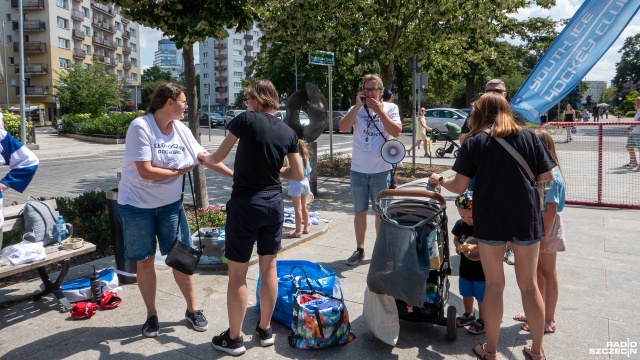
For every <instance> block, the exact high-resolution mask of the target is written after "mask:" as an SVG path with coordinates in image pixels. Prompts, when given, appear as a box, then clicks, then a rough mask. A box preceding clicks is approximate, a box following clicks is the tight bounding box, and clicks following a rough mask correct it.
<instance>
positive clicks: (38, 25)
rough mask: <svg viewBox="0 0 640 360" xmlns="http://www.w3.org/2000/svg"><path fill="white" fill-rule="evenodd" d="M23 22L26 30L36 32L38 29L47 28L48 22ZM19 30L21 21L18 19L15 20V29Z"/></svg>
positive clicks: (43, 29)
mask: <svg viewBox="0 0 640 360" xmlns="http://www.w3.org/2000/svg"><path fill="white" fill-rule="evenodd" d="M22 23H23V26H24V31H25V32H36V31H46V30H47V22H46V21H44V20H25V21H23V22H22ZM18 30H20V22H19V21H17V20H14V21H13V31H18Z"/></svg>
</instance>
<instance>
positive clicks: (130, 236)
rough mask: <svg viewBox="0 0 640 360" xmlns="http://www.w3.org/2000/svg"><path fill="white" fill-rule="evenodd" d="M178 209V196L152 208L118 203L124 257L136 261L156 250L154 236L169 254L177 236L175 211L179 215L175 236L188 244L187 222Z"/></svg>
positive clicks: (183, 214) (150, 255)
mask: <svg viewBox="0 0 640 360" xmlns="http://www.w3.org/2000/svg"><path fill="white" fill-rule="evenodd" d="M181 210H182V202H181V200H178V201H176V202H174V203H172V204H169V205H165V206H161V207H158V208H152V209H142V208H138V207H135V206H131V205H122V204H118V218H119V219H120V224H121V225H122V235H123V238H124V257H125V259H127V260H129V261H138V260H144V259H147V258H149V257H152V256H153V255H154V254H155V253H156V238H157V244H158V246H159V247H160V253H161V254H162V255H166V254H168V253H169V250H171V247H173V243H174V242H175V240H176V229H177V227H178V214H180V216H181V219H180V232H179V233H178V239H180V241H182V242H183V243H185V244H186V245H189V246H191V244H192V242H191V234H190V233H189V224H188V223H187V217H186V215H185V213H184V211H181Z"/></svg>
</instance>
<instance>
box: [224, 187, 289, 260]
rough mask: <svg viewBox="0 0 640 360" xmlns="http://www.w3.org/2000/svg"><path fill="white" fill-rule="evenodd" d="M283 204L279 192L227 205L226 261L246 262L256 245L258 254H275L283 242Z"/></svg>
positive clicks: (248, 197) (249, 196)
mask: <svg viewBox="0 0 640 360" xmlns="http://www.w3.org/2000/svg"><path fill="white" fill-rule="evenodd" d="M283 222H284V201H283V200H282V193H280V192H279V191H266V192H259V193H255V194H251V195H247V196H243V197H239V198H231V200H229V201H228V202H227V223H226V224H225V234H226V236H225V241H224V246H225V249H224V253H225V256H226V258H227V259H229V260H232V261H235V262H239V263H246V262H249V260H251V253H252V252H253V244H255V243H256V242H257V244H258V255H276V254H277V253H278V251H280V248H281V247H282V246H281V245H280V243H281V240H282V223H283Z"/></svg>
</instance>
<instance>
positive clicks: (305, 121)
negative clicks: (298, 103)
mask: <svg viewBox="0 0 640 360" xmlns="http://www.w3.org/2000/svg"><path fill="white" fill-rule="evenodd" d="M273 116H275V117H276V118H278V119H280V120H282V121H284V118H286V117H287V110H278V111H276V112H275V113H273ZM309 123H311V120H310V119H309V115H307V113H306V112H304V111H300V125H302V126H307V125H309Z"/></svg>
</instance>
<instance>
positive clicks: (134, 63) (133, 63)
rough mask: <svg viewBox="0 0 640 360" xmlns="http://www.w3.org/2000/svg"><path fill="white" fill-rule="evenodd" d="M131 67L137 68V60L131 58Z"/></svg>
mask: <svg viewBox="0 0 640 360" xmlns="http://www.w3.org/2000/svg"><path fill="white" fill-rule="evenodd" d="M131 66H138V59H136V58H131Z"/></svg>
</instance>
